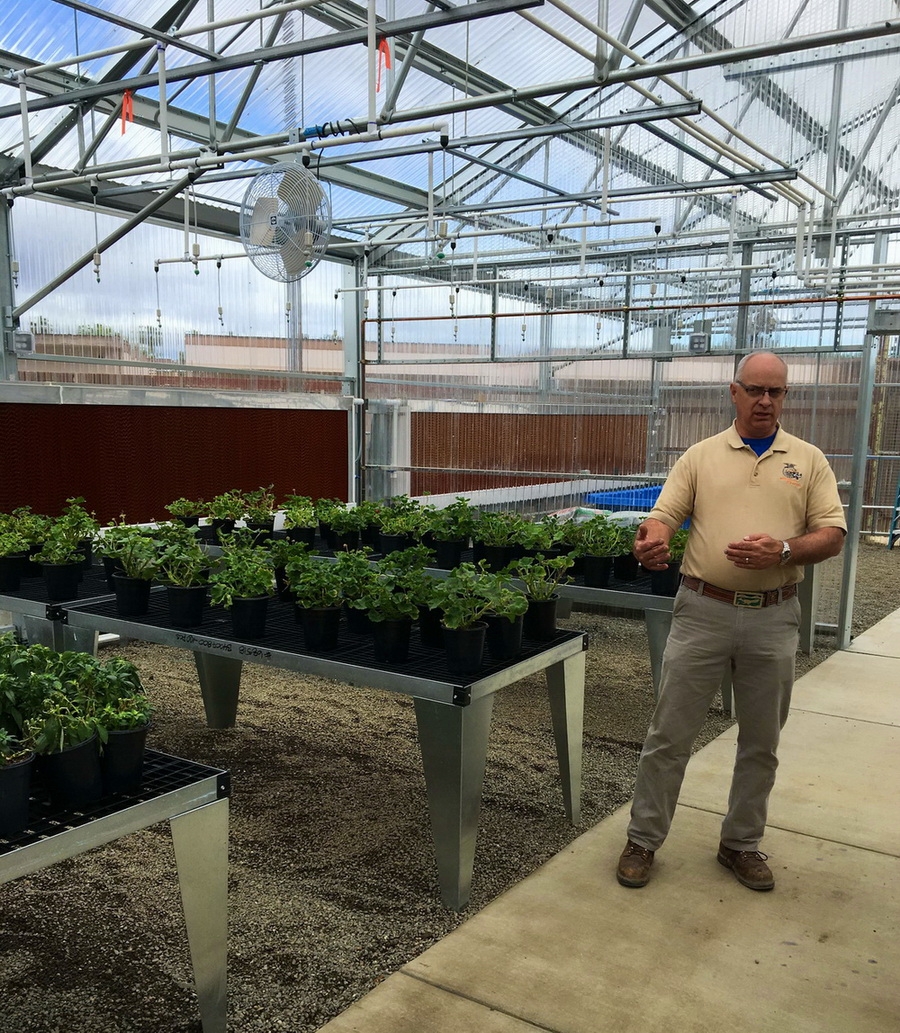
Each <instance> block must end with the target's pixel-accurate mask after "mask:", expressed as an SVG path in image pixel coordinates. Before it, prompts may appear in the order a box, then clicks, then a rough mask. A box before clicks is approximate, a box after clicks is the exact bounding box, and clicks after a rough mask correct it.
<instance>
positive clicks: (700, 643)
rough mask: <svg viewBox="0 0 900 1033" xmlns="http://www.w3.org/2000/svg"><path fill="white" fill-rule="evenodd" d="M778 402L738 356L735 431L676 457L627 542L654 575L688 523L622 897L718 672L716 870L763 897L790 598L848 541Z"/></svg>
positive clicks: (776, 372)
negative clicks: (724, 802) (729, 704)
mask: <svg viewBox="0 0 900 1033" xmlns="http://www.w3.org/2000/svg"><path fill="white" fill-rule="evenodd" d="M787 389H788V388H787V366H786V365H785V363H784V360H783V359H781V358H780V357H779V356H778V355H775V354H773V353H771V352H753V353H752V354H750V355H747V356H745V357H744V358H743V359H742V360H741V362H740V363H739V365H738V367H737V371H736V373H735V378H734V381H733V382H732V384H731V399H732V402H733V403H734V407H735V413H736V418H735V420H734V423H733V424H732V426H731V427H730V428H729V429H728V430H726V431H724V432H723V433H721V434H717V435H715V436H714V437H711V438H707V439H705V440H704V441H700V442H698V443H697V444H696V445H693V446H692V447H691V448H689V449H688V450H687V452H685V453H684V455H682V456H681V458H680V459H679V460H678V461H677V462H676V464H675V466H674V467H673V468H672V472H671V473H670V474H669V477H668V479H667V480H666V483H665V485H664V486H663V490H662V492H661V493H660V496H659V499H658V500H657V503H656V506H655V507H654V509H653V510H652V512H651V513H650V514H649V516H648V517H647V519H646V520H645V521H644V522H643V523H642V524H641V526H640V527H639V528H638V530H637V534H636V535H635V545H634V553H635V555H636V556H637V558H638V560H639V561H640V562H641V564H642V565H643V566H644V567H646V568H647V569H649V570H665V569H666V567H667V561H668V559H669V550H668V543H669V540H670V539H671V537H672V534H673V533H674V532H675V530H676V529H677V528H679V527H680V526H681V525H682V523H683V522H684V521H685V520H686V519H688V518H690V520H691V530H690V537H689V539H688V546H687V550H686V552H685V555H684V560H683V562H682V567H681V569H682V582H681V586H680V587H679V590H678V594H677V596H676V598H675V603H674V610H673V615H672V627H671V630H670V632H669V637H668V641H667V643H666V650H665V654H664V656H663V664H662V675H661V679H660V691H659V701H658V703H657V707H656V711H655V712H654V715H653V719H652V721H651V724H650V729H649V731H648V733H647V739H646V741H645V743H644V748H643V751H642V753H641V759H640V764H639V766H638V774H637V782H636V785H635V794H634V803H633V805H632V809H631V822H630V824H629V826H628V843H627V845H626V847H625V850H624V851H623V853H622V856H621V857H620V858H619V864H618V868H617V871H616V876H617V878H618V880H619V882H620V883H621V884H622V885H623V886H630V887H640V886H645V885H646V884H647V882H648V880H649V878H650V866H651V865H652V863H653V856H654V853H655V851H656V850H658V849H659V848H660V847H661V846H662V844H663V841H664V840H665V838H666V835H667V834H668V831H669V826H670V824H671V822H672V818H673V816H674V814H675V805H676V803H677V801H678V794H679V792H680V790H681V783H682V779H683V778H684V771H685V768H686V766H687V762H688V758H689V757H690V752H691V746H692V744H693V742H694V739H695V738H696V736H697V733H698V732H699V731H700V728H701V726H702V725H703V722H704V720H705V719H706V714H707V711H708V709H709V705H710V703H711V701H712V699H713V696H714V695H715V693H716V690H717V689H718V687H719V685H720V684H721V681H722V676H723V674H724V673H725V671H726V670H727V669H729V668H730V671H731V681H732V689H733V694H734V702H735V709H736V713H737V722H738V742H737V755H736V758H735V763H734V773H733V777H732V783H731V793H730V796H729V799H728V810H727V813H726V815H725V820H724V821H723V822H722V832H721V842H720V844H719V850H718V855H717V860H718V861H719V863H720V864H722V865H724V866H725V867H726V868H730V869H731V870H732V872H733V873H734V875H735V876H736V877H737V879H738V881H739V882H741V883H742V884H743V885H744V886H748V887H749V888H750V889H754V890H770V889H772V888H773V886H774V885H775V881H774V879H773V877H772V872H771V871H770V870H769V867H768V865H767V864H766V855H765V854H762V853H760V852H759V850H758V847H759V843H760V840H761V839H762V836H763V831H764V829H765V824H766V814H767V809H768V800H769V793H770V792H771V790H772V786H773V785H774V782H775V769H776V767H777V764H778V759H777V756H776V751H777V748H778V740H779V735H780V732H781V729H782V727H783V726H784V722H785V721H786V719H787V715H788V708H789V706H790V701H791V689H792V686H793V679H794V656H795V654H796V651H797V644H798V638H799V633H798V629H799V623H800V606H799V602H798V600H797V587H796V586H797V582H798V581H800V580H801V579H802V578H803V567H804V566H805V565H806V564H809V563H818V562H820V561H821V560H824V559H828V558H829V557H830V556H836V555H837V554H838V553H839V552H840V551H841V548H842V546H843V541H844V535H845V534H846V531H847V525H846V522H845V520H844V515H843V509H842V506H841V501H840V498H839V496H838V490H837V483H836V481H835V478H834V474H833V472H832V470H831V468H830V466H829V465H828V461H827V460H826V459H825V456H824V455H823V454H822V453H821V452H820V451H819V449H817V448H815V447H814V446H813V445H810V444H809V443H807V442H805V441H802V440H801V439H800V438H795V437H792V436H791V435H790V434H787V433H786V432H785V431H784V430H783V429H782V428H781V425H780V423H779V422H778V421H779V417H780V416H781V409H782V406H783V404H784V397H785V395H786V393H787Z"/></svg>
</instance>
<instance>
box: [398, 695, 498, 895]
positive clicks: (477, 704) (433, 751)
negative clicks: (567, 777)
mask: <svg viewBox="0 0 900 1033" xmlns="http://www.w3.org/2000/svg"><path fill="white" fill-rule="evenodd" d="M414 703H415V709H416V723H417V725H418V731H419V745H420V747H421V750H422V766H423V768H424V770H425V786H426V789H427V792H428V810H429V813H430V815H431V832H432V836H433V837H434V850H435V858H436V860H437V869H438V881H439V883H440V887H441V900H442V901H443V902H444V904H445V905H446V906H447V907H449V908H452V909H453V910H454V911H461V910H462V909H463V908H464V907H465V906H466V904H467V903H468V902H469V892H470V890H471V887H472V867H473V865H474V862H475V838H476V836H477V834H478V816H479V814H480V812H481V787H482V784H483V782H484V765H485V761H486V759H487V743H488V733H489V731H490V727H491V713H492V711H493V708H494V697H493V694H490V695H488V696H482V697H481V699H478V700H475V701H474V702H473V703H470V704H469V705H468V706H464V707H461V706H454V705H452V704H447V703H435V702H434V701H433V700H428V699H416V700H414Z"/></svg>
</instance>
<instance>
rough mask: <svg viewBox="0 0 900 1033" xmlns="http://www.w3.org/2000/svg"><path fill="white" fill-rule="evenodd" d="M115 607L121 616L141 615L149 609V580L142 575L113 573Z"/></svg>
mask: <svg viewBox="0 0 900 1033" xmlns="http://www.w3.org/2000/svg"><path fill="white" fill-rule="evenodd" d="M112 583H113V591H114V592H115V593H116V608H117V609H118V611H119V613H120V614H121V615H122V616H123V617H143V615H144V614H145V613H146V612H147V610H149V609H150V581H148V580H147V578H142V577H128V576H127V575H126V574H113V576H112Z"/></svg>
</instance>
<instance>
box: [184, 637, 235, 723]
mask: <svg viewBox="0 0 900 1033" xmlns="http://www.w3.org/2000/svg"><path fill="white" fill-rule="evenodd" d="M194 662H195V663H196V665H197V675H198V677H199V679H200V694H201V695H202V697H203V706H204V709H205V710H206V725H207V727H208V728H234V723H235V721H236V720H237V707H238V695H239V694H240V688H241V668H242V667H243V661H242V660H237V659H235V658H234V657H233V656H219V655H218V654H215V653H201V652H200V651H199V650H195V651H194Z"/></svg>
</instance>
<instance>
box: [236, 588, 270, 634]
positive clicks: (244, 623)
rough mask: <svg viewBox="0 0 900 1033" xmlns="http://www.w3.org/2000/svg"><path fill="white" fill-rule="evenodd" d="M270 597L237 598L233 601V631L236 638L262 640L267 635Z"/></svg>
mask: <svg viewBox="0 0 900 1033" xmlns="http://www.w3.org/2000/svg"><path fill="white" fill-rule="evenodd" d="M268 615H269V596H267V595H256V596H250V597H249V598H248V597H242V596H236V597H235V598H234V599H232V601H231V630H232V632H233V633H234V637H235V638H262V637H263V635H265V633H266V618H267V617H268Z"/></svg>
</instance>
